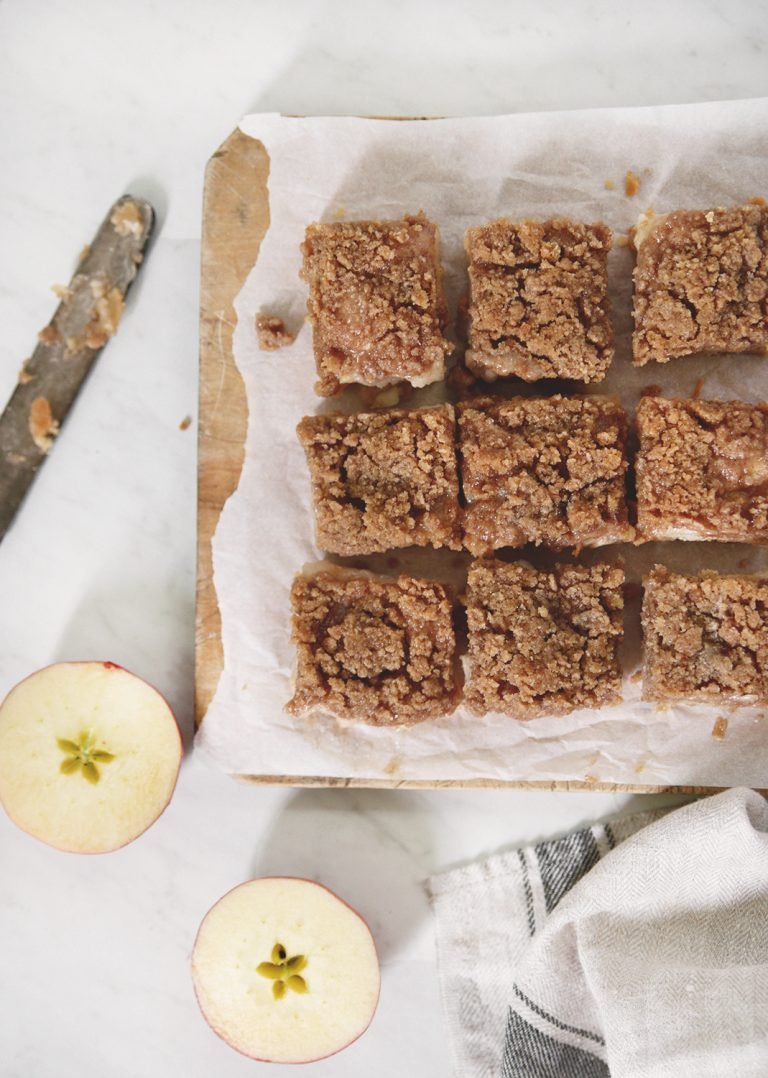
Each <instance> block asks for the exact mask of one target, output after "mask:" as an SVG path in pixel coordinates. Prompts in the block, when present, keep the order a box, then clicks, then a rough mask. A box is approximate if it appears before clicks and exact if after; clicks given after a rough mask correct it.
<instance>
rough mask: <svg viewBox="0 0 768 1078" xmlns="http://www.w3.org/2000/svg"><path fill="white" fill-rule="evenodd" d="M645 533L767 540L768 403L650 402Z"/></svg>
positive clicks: (644, 433)
mask: <svg viewBox="0 0 768 1078" xmlns="http://www.w3.org/2000/svg"><path fill="white" fill-rule="evenodd" d="M637 429H638V434H639V437H640V450H639V453H638V456H637V462H636V473H637V508H638V535H639V537H640V539H641V540H652V539H714V540H719V541H721V542H742V543H765V542H768V404H745V403H743V402H742V401H712V400H700V399H693V400H664V399H663V398H662V397H643V398H642V399H641V400H640V403H639V405H638V408H637Z"/></svg>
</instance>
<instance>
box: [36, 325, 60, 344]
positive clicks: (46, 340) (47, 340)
mask: <svg viewBox="0 0 768 1078" xmlns="http://www.w3.org/2000/svg"><path fill="white" fill-rule="evenodd" d="M37 339H38V340H39V341H40V343H41V344H56V342H57V341H60V340H61V334H60V333H59V331H58V330H57V329H56V327H55V326H51V325H49V326H45V328H44V329H41V330H40V332H39V333H38V335H37Z"/></svg>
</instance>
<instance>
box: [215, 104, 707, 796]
mask: <svg viewBox="0 0 768 1078" xmlns="http://www.w3.org/2000/svg"><path fill="white" fill-rule="evenodd" d="M426 122H428V121H426ZM268 175H269V156H268V154H267V152H266V150H265V148H264V146H263V145H262V143H261V142H259V141H258V140H256V139H253V138H250V137H249V136H248V135H244V134H243V133H242V131H240V130H239V129H236V130H235V131H233V132H232V134H231V135H230V136H229V138H227V139H226V140H225V141H224V142H223V143H222V145H221V146H220V147H219V149H218V150H217V151H216V153H214V155H213V157H211V159H210V160H209V162H208V166H207V168H206V173H205V191H204V196H203V224H202V259H201V265H202V270H201V273H202V276H201V286H200V399H199V434H198V496H197V512H198V524H197V600H196V620H195V721H196V723H197V724H199V723H201V722H202V721H203V718H204V716H205V712H206V711H207V709H208V706H209V704H210V702H211V700H212V699H213V696H214V693H215V692H216V686H217V684H218V681H219V677H220V675H221V672H222V669H223V663H224V653H223V650H222V643H221V615H220V613H219V606H218V602H217V599H216V592H215V589H214V586H213V570H212V561H211V540H212V538H213V533H214V531H215V530H216V525H217V523H218V520H219V515H220V514H221V511H222V509H223V507H224V503H225V502H226V500H227V498H229V496H230V494H232V493H233V491H234V490H235V489H236V488H237V485H238V482H239V479H240V471H241V468H242V464H243V446H244V443H245V434H246V426H247V421H248V407H247V402H246V397H245V388H244V386H243V381H242V379H241V377H240V374H239V372H238V370H237V367H236V366H235V362H234V358H233V354H232V335H233V332H234V329H235V324H236V316H235V311H234V301H235V297H236V296H237V295H238V293H239V292H240V289H241V288H242V286H243V283H244V282H245V279H246V277H247V276H248V274H249V272H250V270H251V269H252V267H253V265H254V264H255V262H256V259H257V258H258V255H259V248H260V246H261V241H262V239H263V238H264V236H265V234H266V231H267V228H268V227H269V197H268V190H267V178H268ZM238 777H239V778H243V779H246V780H248V781H252V782H260V783H282V784H289V785H292V786H365V787H378V788H393V789H394V788H403V787H412V788H413V787H416V788H418V787H425V788H434V787H444V786H445V787H448V786H475V787H484V786H488V787H504V786H508V787H518V788H525V789H548V790H603V791H606V790H615V791H627V792H633V793H662V792H669V793H712V792H714V791H715V790H717V789H718V788H719V787H709V786H648V785H642V784H639V783H638V784H614V783H602V782H594V783H590V782H584V781H575V780H574V781H537V782H522V781H514V782H499V781H496V780H489V779H476V780H468V781H443V782H431V781H426V782H420V781H412V780H406V781H404V780H398V779H394V778H393V779H391V780H390V779H360V778H355V779H349V778H339V777H333V776H316V777H306V776H290V775H285V776H273V775H242V776H238Z"/></svg>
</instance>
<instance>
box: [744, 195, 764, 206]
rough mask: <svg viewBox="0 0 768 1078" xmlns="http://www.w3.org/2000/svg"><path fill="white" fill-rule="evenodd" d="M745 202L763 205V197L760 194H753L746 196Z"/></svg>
mask: <svg viewBox="0 0 768 1078" xmlns="http://www.w3.org/2000/svg"><path fill="white" fill-rule="evenodd" d="M747 202H748V203H749V205H750V206H764V205H765V199H764V198H763V196H762V195H753V196H752V198H748V199H747Z"/></svg>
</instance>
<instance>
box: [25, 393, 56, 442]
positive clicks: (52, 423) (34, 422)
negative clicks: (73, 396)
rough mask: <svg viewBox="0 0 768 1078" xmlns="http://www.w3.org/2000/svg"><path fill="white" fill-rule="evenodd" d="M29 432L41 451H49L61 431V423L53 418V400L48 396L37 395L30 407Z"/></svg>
mask: <svg viewBox="0 0 768 1078" xmlns="http://www.w3.org/2000/svg"><path fill="white" fill-rule="evenodd" d="M29 433H30V434H31V435H32V441H33V442H34V443H35V445H36V446H37V448H38V449H39V450H40V452H41V453H49V452H50V450H51V447H52V446H53V442H54V439H55V438H56V435H57V434H58V433H59V424H58V421H57V420H56V419H54V418H53V412H52V411H51V402H50V401H49V400H48V399H47V397H35V399H34V400H33V401H32V403H31V405H30V407H29Z"/></svg>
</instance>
